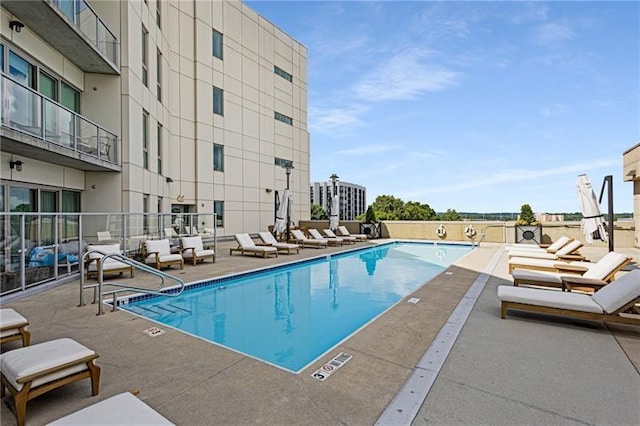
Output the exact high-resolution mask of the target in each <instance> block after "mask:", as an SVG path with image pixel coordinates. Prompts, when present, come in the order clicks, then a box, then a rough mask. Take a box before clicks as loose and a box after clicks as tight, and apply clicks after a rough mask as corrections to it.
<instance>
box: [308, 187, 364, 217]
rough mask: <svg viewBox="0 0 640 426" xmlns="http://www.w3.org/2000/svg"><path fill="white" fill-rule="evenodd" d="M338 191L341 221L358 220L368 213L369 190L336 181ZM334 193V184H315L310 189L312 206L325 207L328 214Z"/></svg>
mask: <svg viewBox="0 0 640 426" xmlns="http://www.w3.org/2000/svg"><path fill="white" fill-rule="evenodd" d="M335 185H336V189H337V191H338V194H339V195H340V219H341V220H356V217H357V216H359V215H361V214H364V213H365V212H366V211H367V189H366V188H365V187H364V186H361V185H357V184H355V183H349V182H343V181H339V180H336V182H335ZM332 193H333V182H332V181H327V182H313V184H312V185H310V187H309V199H310V200H311V203H312V204H318V205H319V206H321V207H323V208H324V209H325V210H326V211H327V214H328V212H329V210H330V207H329V203H330V200H331V194H332Z"/></svg>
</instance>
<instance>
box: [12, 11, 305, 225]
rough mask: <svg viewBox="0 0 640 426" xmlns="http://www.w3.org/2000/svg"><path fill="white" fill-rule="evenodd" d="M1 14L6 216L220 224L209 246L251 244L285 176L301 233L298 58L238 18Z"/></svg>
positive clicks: (264, 27)
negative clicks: (246, 238)
mask: <svg viewBox="0 0 640 426" xmlns="http://www.w3.org/2000/svg"><path fill="white" fill-rule="evenodd" d="M0 7H1V16H0V19H1V25H0V29H1V41H0V57H1V60H2V62H1V63H0V66H1V71H2V98H3V99H2V101H3V104H2V105H3V106H2V112H1V113H2V129H1V132H2V133H1V136H2V144H1V152H0V157H1V158H0V177H1V179H2V180H1V184H0V211H3V212H10V211H34V212H56V211H61V212H62V211H65V212H137V213H155V212H159V213H171V212H173V213H182V212H184V213H209V214H210V213H217V214H218V221H217V222H218V223H217V224H216V225H217V227H218V228H217V229H218V235H230V234H233V233H237V232H256V231H258V230H265V229H267V226H268V225H270V224H272V223H273V217H274V197H273V194H272V192H273V190H274V189H275V190H277V189H284V188H285V186H286V181H287V178H286V175H285V170H284V169H283V167H282V165H283V164H286V163H289V164H293V166H294V168H293V170H292V173H291V176H290V188H291V190H292V193H293V197H294V203H293V206H294V207H293V208H294V210H293V212H292V218H293V219H294V220H296V221H297V220H300V219H308V217H309V210H310V209H309V198H308V196H307V188H308V185H309V160H310V159H309V134H308V131H307V80H306V79H307V77H306V75H307V70H306V66H307V51H306V48H305V47H304V46H302V45H301V44H300V43H298V42H297V41H296V40H294V39H292V38H291V37H289V36H288V35H287V34H285V33H283V32H282V31H281V30H280V29H278V28H277V27H276V26H274V25H273V24H272V23H270V22H268V21H267V20H265V19H264V18H262V17H261V16H259V15H258V14H257V13H256V12H254V11H253V10H252V9H250V8H249V7H248V6H246V5H245V4H243V3H242V2H239V1H229V0H222V1H217V0H216V1H200V0H198V1H196V0H193V1H187V0H162V1H160V0H134V1H90V0H88V1H86V2H85V1H82V2H79V1H72V0H52V1H41V2H40V1H38V2H35V1H20V0H3V1H2V3H1V4H0ZM210 217H212V216H210ZM198 226H202V227H212V226H214V224H211V223H204V222H203V223H202V224H200V223H199V224H198Z"/></svg>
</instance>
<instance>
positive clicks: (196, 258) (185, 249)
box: [180, 235, 216, 266]
mask: <svg viewBox="0 0 640 426" xmlns="http://www.w3.org/2000/svg"><path fill="white" fill-rule="evenodd" d="M196 237H197V238H200V242H201V245H202V248H203V249H204V250H211V251H213V249H212V248H211V247H209V246H207V247H205V246H204V243H202V237H200V236H199V235H194V236H191V237H186V238H196ZM184 238H185V237H181V238H180V252H181V253H182V257H183V258H184V255H185V253H189V250H191V256H188V257H187V258H186V260H191V263H192V264H193V266H196V264H197V263H198V262H200V261H202V262H204V260H205V259H206V258H208V257H210V258H211V261H212V262H213V263H216V253H215V252H214V253H213V254H205V255H202V256H198V254H197V252H196V250H197V249H198V248H197V247H184V246H183V242H184V241H183V240H184Z"/></svg>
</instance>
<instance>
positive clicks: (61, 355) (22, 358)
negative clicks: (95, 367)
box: [0, 338, 95, 390]
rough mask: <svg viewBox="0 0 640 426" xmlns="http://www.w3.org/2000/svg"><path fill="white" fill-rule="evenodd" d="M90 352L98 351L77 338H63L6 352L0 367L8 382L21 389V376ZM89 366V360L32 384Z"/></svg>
mask: <svg viewBox="0 0 640 426" xmlns="http://www.w3.org/2000/svg"><path fill="white" fill-rule="evenodd" d="M90 355H95V352H94V351H92V350H91V349H89V348H87V347H85V346H83V345H81V344H80V343H78V342H76V341H75V340H71V339H68V338H62V339H57V340H50V341H48V342H44V343H39V344H37V345H32V346H25V347H24V348H20V349H14V350H12V351H9V352H5V353H3V354H2V356H1V357H0V369H1V370H2V374H4V376H5V377H6V378H7V380H8V381H9V383H11V385H12V386H13V387H14V388H16V389H17V390H20V389H22V384H19V383H18V379H19V378H21V377H25V376H29V375H31V374H36V373H39V372H42V371H45V370H48V369H50V368H53V367H57V366H59V365H63V364H66V363H69V362H73V361H77V360H79V359H82V358H84V357H87V356H90ZM86 369H87V364H86V363H84V362H83V363H81V364H78V365H74V366H71V367H69V368H66V369H64V370H62V371H59V372H56V373H53V374H48V375H46V376H44V377H41V378H39V379H36V380H34V381H33V383H32V385H31V387H32V388H34V387H36V386H40V385H42V384H44V383H49V382H52V381H54V380H56V379H59V378H61V377H66V376H70V375H72V374H74V373H77V372H79V371H83V370H86Z"/></svg>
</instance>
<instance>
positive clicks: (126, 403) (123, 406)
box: [49, 392, 173, 426]
mask: <svg viewBox="0 0 640 426" xmlns="http://www.w3.org/2000/svg"><path fill="white" fill-rule="evenodd" d="M49 425H50V426H80V425H82V426H119V425H137V426H141V425H148V426H152V425H153V426H155V425H158V426H161V425H173V423H171V422H170V421H169V420H167V419H166V418H164V417H163V416H161V415H160V414H159V413H158V412H157V411H155V410H154V409H153V408H151V407H149V406H148V405H147V404H145V403H144V402H142V401H141V400H140V399H138V398H137V397H135V396H134V395H133V394H132V393H130V392H124V393H120V394H118V395H115V396H112V397H111V398H107V399H105V400H102V401H100V402H98V403H96V404H93V405H90V406H88V407H85V408H83V409H82V410H79V411H76V412H75V413H71V414H69V415H68V416H65V417H62V418H60V419H58V420H55V421H53V422H51V423H49Z"/></svg>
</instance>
